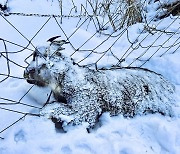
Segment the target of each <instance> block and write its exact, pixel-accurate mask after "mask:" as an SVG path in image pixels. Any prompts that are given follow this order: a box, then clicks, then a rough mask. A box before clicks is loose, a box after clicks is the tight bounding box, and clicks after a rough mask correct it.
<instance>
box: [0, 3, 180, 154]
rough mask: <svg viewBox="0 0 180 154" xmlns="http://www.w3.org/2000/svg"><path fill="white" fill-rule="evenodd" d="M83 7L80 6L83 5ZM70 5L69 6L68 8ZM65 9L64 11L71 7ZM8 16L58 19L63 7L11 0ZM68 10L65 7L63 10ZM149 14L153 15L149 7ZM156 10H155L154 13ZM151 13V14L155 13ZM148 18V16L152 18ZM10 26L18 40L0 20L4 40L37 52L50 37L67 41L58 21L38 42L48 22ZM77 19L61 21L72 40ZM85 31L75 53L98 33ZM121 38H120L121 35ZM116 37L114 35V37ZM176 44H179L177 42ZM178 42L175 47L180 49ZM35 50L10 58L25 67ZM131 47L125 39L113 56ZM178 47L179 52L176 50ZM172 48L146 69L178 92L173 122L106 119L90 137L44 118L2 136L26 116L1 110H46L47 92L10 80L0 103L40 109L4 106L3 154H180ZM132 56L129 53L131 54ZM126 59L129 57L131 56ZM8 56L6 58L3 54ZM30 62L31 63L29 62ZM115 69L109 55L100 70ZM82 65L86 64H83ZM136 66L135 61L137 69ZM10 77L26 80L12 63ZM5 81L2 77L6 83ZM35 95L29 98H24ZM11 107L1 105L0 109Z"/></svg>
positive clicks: (178, 83)
mask: <svg viewBox="0 0 180 154" xmlns="http://www.w3.org/2000/svg"><path fill="white" fill-rule="evenodd" d="M80 2H81V1H79V3H80ZM0 3H1V4H4V3H5V1H4V0H0ZM66 3H67V4H68V1H67V2H66ZM67 4H66V5H67ZM70 4H72V3H70ZM9 7H10V12H23V13H41V14H58V13H59V4H58V1H55V0H54V1H51V0H47V1H45V0H44V1H42V0H41V1H40V0H26V1H25V0H13V1H9ZM67 8H68V7H65V10H66V9H67ZM148 10H151V8H150V7H148ZM152 10H153V9H152ZM152 12H153V11H152ZM149 15H150V13H149ZM173 18H175V17H167V18H166V19H165V20H162V22H161V24H159V23H158V22H154V23H152V25H156V24H158V27H157V28H159V30H163V29H165V27H167V23H170V22H171V21H172V20H173ZM7 19H8V21H10V22H11V23H13V25H14V26H15V27H16V28H17V29H18V30H19V31H20V32H21V33H22V34H19V33H18V32H17V30H15V29H14V28H13V27H12V26H11V25H10V24H9V23H8V22H7V21H6V20H5V19H4V18H3V17H2V16H0V38H3V39H5V40H9V41H12V42H15V43H17V44H19V45H22V46H27V45H28V43H29V42H28V41H27V39H28V40H31V39H32V38H33V40H32V43H33V45H34V46H39V45H41V44H45V42H46V40H47V39H48V38H50V37H52V36H56V35H62V37H63V38H64V39H65V38H66V37H65V35H64V34H62V31H61V30H60V27H59V26H58V25H57V23H56V21H55V20H54V19H50V20H49V22H48V23H47V24H46V25H45V26H44V28H43V29H42V30H41V31H40V32H39V33H38V35H37V36H36V35H35V34H36V32H37V31H38V30H39V29H40V28H41V26H43V25H44V23H45V22H46V21H47V20H48V18H38V17H22V16H8V17H7ZM77 21H78V20H77V19H63V24H62V25H61V26H62V28H63V30H64V31H65V32H66V34H67V35H68V36H70V35H71V34H72V33H73V31H74V30H75V29H76V28H75V26H74V25H77ZM179 22H180V19H177V20H176V21H175V22H174V23H173V24H172V25H171V26H170V27H168V29H166V30H169V31H177V30H178V27H180V25H179ZM86 28H87V25H85V26H84V27H83V26H82V27H81V28H80V29H78V31H77V32H76V33H75V35H73V37H71V38H70V41H71V42H72V43H73V44H74V45H75V47H76V48H78V47H80V46H81V45H82V44H83V43H84V41H85V40H87V39H88V38H89V37H90V36H91V35H92V34H93V31H94V27H93V26H92V25H90V27H89V29H88V31H86ZM142 29H143V24H136V25H133V26H132V27H130V29H129V32H130V34H131V33H133V35H130V37H129V39H130V40H131V41H136V40H135V39H136V38H137V37H138V35H139V33H140V32H142ZM117 33H118V32H117ZM148 34H149V33H147V32H144V33H143V34H142V35H141V36H140V37H138V41H142V40H143V38H144V37H146V36H147V35H148ZM114 35H115V34H114ZM158 36H159V34H158V33H156V34H154V35H150V36H149V35H148V37H147V39H146V40H143V41H142V48H139V49H138V50H136V52H134V53H132V54H130V56H129V59H127V61H125V62H124V64H123V65H124V66H127V65H128V64H130V63H131V62H132V61H133V57H134V56H137V54H138V55H140V54H142V53H143V52H144V49H143V46H148V45H149V44H151V43H152V42H153V41H154V40H155V39H157V37H158ZM178 37H179V35H175V36H172V38H171V39H170V40H169V41H168V42H167V43H168V44H165V46H168V45H169V44H171V41H172V42H173V40H176V39H177V40H178ZM104 38H105V36H101V37H98V35H96V36H95V37H93V39H91V40H90V41H89V42H88V43H87V44H85V46H83V47H82V49H89V48H90V49H93V48H94V47H95V46H97V45H98V44H99V43H100V42H102V40H103V39H104ZM167 38H168V36H167V35H163V36H161V37H160V38H159V39H158V40H157V42H156V43H157V44H158V43H161V42H164V41H166V39H167ZM113 41H114V40H111V39H109V40H108V41H107V42H106V43H105V44H104V46H101V47H100V48H97V49H95V50H97V51H98V52H102V51H103V50H104V49H107V48H108V47H109V46H110V45H111V44H112V42H113ZM177 42H178V41H177ZM177 42H176V43H177ZM33 45H31V44H30V45H29V46H28V49H26V50H24V51H23V52H18V53H14V54H10V53H9V54H8V56H9V58H10V59H11V60H13V61H15V62H17V63H18V64H20V65H21V66H27V64H26V63H25V62H24V59H25V58H26V57H27V56H28V55H30V54H31V53H32V50H33V49H34V47H33ZM129 46H130V42H128V40H127V33H126V34H124V35H122V37H121V38H120V39H119V40H118V41H117V43H116V44H115V45H114V47H113V50H114V53H115V54H116V55H117V56H119V57H121V56H122V55H123V54H124V53H122V52H118V51H126V50H127V49H128V47H129ZM7 47H8V51H11V52H15V51H18V50H22V47H20V46H16V45H13V44H10V43H7ZM175 47H177V46H175ZM175 47H174V48H172V49H171V50H169V51H168V52H167V54H165V55H164V56H162V57H159V55H161V54H162V53H163V49H160V50H159V51H158V52H157V54H155V56H154V57H153V58H152V59H151V60H150V61H149V62H147V63H146V64H145V65H144V66H143V67H146V68H148V69H151V70H153V71H156V72H157V73H160V74H162V75H163V76H165V77H166V78H167V79H168V80H170V81H171V82H172V83H173V84H174V85H175V87H176V93H175V98H176V107H174V111H175V117H173V118H170V117H164V116H162V115H159V114H153V115H147V116H141V117H140V116H137V117H135V118H133V119H127V118H124V117H122V116H121V115H119V116H116V117H109V114H108V113H105V114H103V115H102V117H101V119H100V123H101V125H102V126H101V127H99V128H98V129H94V130H92V132H91V133H87V131H86V124H84V125H82V126H74V127H69V128H67V132H66V133H64V132H62V131H59V130H57V129H56V128H55V126H54V123H53V122H51V121H50V120H48V119H46V118H45V117H33V116H26V117H25V118H23V119H22V120H20V121H19V122H18V123H16V124H15V125H13V126H12V127H10V128H9V129H7V130H6V131H3V132H2V130H3V129H4V128H6V127H7V126H9V125H10V124H12V123H13V122H15V121H16V120H17V119H19V118H21V117H22V116H23V115H22V114H18V113H13V112H10V111H5V110H3V109H2V108H3V107H4V108H8V109H13V110H18V111H22V112H31V113H38V112H39V109H38V107H39V108H40V107H42V105H43V103H44V102H45V101H46V99H47V97H48V94H49V92H50V91H49V89H41V88H37V87H32V85H29V84H28V83H27V82H26V81H24V80H22V79H15V78H8V79H7V80H5V81H4V82H2V83H0V98H8V99H11V100H15V101H19V100H20V99H21V102H23V103H26V104H29V105H33V106H36V107H37V108H33V107H29V106H25V105H23V104H18V105H8V106H7V105H1V104H0V107H1V108H0V137H3V138H4V139H0V154H24V153H26V154H31V153H36V154H44V153H49V154H61V153H63V154H64V153H65V154H71V153H72V154H74V153H75V154H84V153H87V154H88V153H90V154H95V153H103V154H111V153H114V154H116V153H119V154H139V153H148V154H151V153H152V154H157V153H159V154H160V153H161V154H178V153H180V131H179V129H180V106H179V104H180V71H179V70H180V61H179V57H180V50H179V49H178V50H177V51H176V52H175V53H173V50H175V49H176V48H175ZM67 49H68V51H67V52H68V54H71V53H72V52H73V50H72V48H70V47H67ZM157 49H158V47H157V46H156V45H154V46H153V47H152V48H151V49H150V50H149V52H147V53H148V54H146V55H145V56H144V57H142V59H143V58H144V59H146V58H147V57H148V56H150V55H152V54H153V51H156V50H157ZM2 51H5V49H4V44H3V41H1V40H0V52H2ZM129 53H130V51H129ZM127 54H128V53H127ZM3 55H5V54H3ZM87 55H88V54H87V52H82V53H80V52H78V53H76V54H75V55H74V57H73V58H75V60H76V61H78V60H81V59H82V58H83V57H85V56H87ZM97 59H98V57H97V55H96V54H94V55H92V56H91V57H90V58H89V59H87V60H86V61H84V63H88V62H89V63H90V62H92V60H94V61H96V60H97ZM30 60H31V59H28V61H30ZM112 63H117V62H116V59H114V58H113V57H112V55H111V54H107V55H106V56H105V58H104V59H101V61H100V62H99V66H104V64H106V65H107V64H109V65H110V64H112ZM82 64H83V63H82ZM7 65H8V64H7V63H6V60H5V58H3V56H2V55H1V56H0V66H1V67H0V73H2V74H7V73H8V70H7ZM136 65H138V62H137V61H136V62H135V63H133V66H136ZM10 68H11V69H10V74H11V75H13V76H16V77H23V71H24V68H21V67H19V66H16V65H15V64H13V63H10ZM3 78H4V76H2V75H1V76H0V80H2V79H3ZM31 87H32V89H31V90H30V92H29V93H28V95H26V96H25V97H23V96H24V94H25V93H26V92H27V91H28V90H29V88H31ZM2 102H6V103H8V101H6V100H2V99H0V103H2Z"/></svg>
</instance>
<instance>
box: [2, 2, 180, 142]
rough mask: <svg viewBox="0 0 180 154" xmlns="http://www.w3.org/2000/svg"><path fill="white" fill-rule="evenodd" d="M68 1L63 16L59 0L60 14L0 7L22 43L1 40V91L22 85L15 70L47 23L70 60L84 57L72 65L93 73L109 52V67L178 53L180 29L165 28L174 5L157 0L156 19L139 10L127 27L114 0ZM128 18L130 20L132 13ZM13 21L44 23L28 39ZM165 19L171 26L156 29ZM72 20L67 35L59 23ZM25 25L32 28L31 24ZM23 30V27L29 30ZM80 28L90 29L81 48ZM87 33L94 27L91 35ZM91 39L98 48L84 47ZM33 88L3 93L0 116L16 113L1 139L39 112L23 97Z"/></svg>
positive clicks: (174, 19) (175, 9)
mask: <svg viewBox="0 0 180 154" xmlns="http://www.w3.org/2000/svg"><path fill="white" fill-rule="evenodd" d="M69 2H70V3H71V7H70V9H69V10H68V11H67V9H66V12H65V11H64V10H65V8H64V5H63V3H64V1H62V0H59V9H60V14H38V13H23V12H9V11H8V9H7V8H8V7H10V3H9V2H8V1H6V3H5V4H4V5H2V4H1V5H0V20H2V21H3V22H5V23H6V24H7V25H8V26H9V27H11V28H12V29H13V30H14V31H15V32H16V33H17V35H18V37H21V39H22V40H24V41H25V42H26V43H23V44H21V43H18V41H17V40H9V39H7V38H8V37H7V38H5V37H2V36H0V62H1V65H2V66H1V68H3V69H0V71H2V72H0V88H3V87H4V86H5V85H6V84H7V83H8V81H9V80H11V79H13V80H19V81H20V82H21V81H22V82H23V81H24V78H23V73H21V74H18V73H15V71H18V70H21V71H20V72H23V70H24V69H25V68H26V67H27V66H28V64H29V61H30V60H29V59H31V58H32V54H33V52H34V51H35V50H36V45H37V44H36V43H35V44H34V42H36V40H35V39H38V36H39V35H40V34H41V32H42V31H43V30H44V29H45V27H46V26H47V25H48V24H52V23H53V24H52V25H51V26H52V27H53V26H57V27H58V29H59V32H58V35H63V37H64V38H65V40H67V41H68V42H70V46H71V48H72V51H71V57H72V58H73V57H77V55H81V54H82V55H83V58H79V59H76V63H78V64H79V65H86V66H87V67H91V68H94V69H100V68H102V67H101V65H100V64H99V63H101V61H102V59H103V58H104V57H105V56H107V55H108V54H110V55H111V57H114V62H113V63H111V67H129V66H136V67H145V64H146V63H148V62H149V61H150V60H151V58H153V57H154V56H159V57H162V56H165V55H167V54H174V53H175V52H179V51H180V26H179V27H176V28H175V29H173V30H170V27H171V26H172V25H173V24H174V23H176V22H180V16H179V15H180V9H179V8H180V2H178V1H177V2H175V3H173V4H171V7H170V6H169V5H167V4H168V3H167V4H166V5H165V4H162V3H161V1H156V2H159V4H160V5H159V8H160V9H159V10H157V12H156V15H154V17H153V18H152V19H150V20H148V21H146V18H145V13H143V11H142V10H141V9H142V8H141V9H140V10H139V11H140V12H138V14H139V13H141V14H142V18H138V21H137V22H135V19H131V20H133V22H132V23H131V24H130V23H129V21H128V20H127V19H126V18H125V17H124V16H125V15H126V16H128V14H127V13H128V12H127V11H125V10H123V8H122V6H121V5H117V2H122V0H121V1H120V0H111V1H102V2H101V3H98V1H96V0H94V1H91V0H86V1H85V4H81V6H77V4H76V3H75V1H74V0H71V1H69ZM115 2H116V3H115ZM128 2H132V1H128ZM149 2H150V1H149ZM8 3H9V4H8ZM52 3H53V1H52ZM142 5H143V7H144V8H145V6H144V5H146V1H142V2H141V3H138V5H136V6H135V5H134V4H133V3H131V4H129V5H128V4H124V5H123V7H124V9H125V8H126V9H128V11H130V8H132V7H134V8H133V9H135V10H136V11H137V7H141V6H142ZM6 6H8V7H6ZM78 8H79V12H78ZM164 8H166V9H164ZM111 9H113V10H111ZM89 10H91V11H89ZM133 11H134V10H133ZM162 12H163V13H162ZM175 12H176V13H175ZM172 14H173V15H172ZM130 15H131V16H132V14H130ZM13 17H16V18H22V17H23V18H22V22H23V19H24V18H38V19H42V18H43V23H42V24H41V25H40V27H39V28H38V30H37V31H36V32H35V34H34V35H33V36H31V38H30V39H29V37H27V36H26V35H24V34H23V32H22V31H23V30H22V29H19V28H18V26H17V25H16V24H14V22H13V20H12V18H13ZM166 17H169V18H170V19H171V20H169V21H170V22H169V23H166V27H164V28H163V29H162V28H159V26H160V25H161V24H162V22H164V21H165V20H166ZM100 18H101V20H100ZM158 19H159V20H158ZM160 19H161V20H160ZM71 20H73V21H75V23H76V25H75V28H74V30H73V32H71V33H69V32H68V31H67V30H66V28H65V27H64V26H63V24H64V23H66V22H67V23H68V22H71ZM140 22H142V23H144V24H143V29H142V30H141V31H140V32H139V34H138V35H136V36H135V38H133V39H132V35H133V34H132V25H134V24H136V23H140ZM165 22H166V21H165ZM32 24H33V23H32ZM29 26H30V27H31V25H29ZM108 27H111V29H112V30H111V31H110V32H109V31H108V30H107V29H108ZM26 28H27V29H28V28H29V27H26ZM82 29H83V30H85V31H87V32H88V31H91V35H89V36H88V38H86V39H84V40H81V41H80V43H81V44H78V43H77V42H76V41H74V40H76V39H78V38H77V37H79V34H78V33H79V32H81V30H82ZM91 29H93V31H92V30H91ZM6 33H7V35H10V34H8V31H7V32H6ZM80 34H81V33H80ZM95 38H100V39H99V40H100V41H99V42H98V44H96V45H93V47H92V46H90V47H91V48H89V43H91V42H93V40H94V39H95ZM124 38H126V42H127V43H126V46H127V47H126V48H122V47H121V46H120V45H121V42H122V41H123V40H124ZM45 39H47V38H45ZM150 39H152V41H151V42H150V43H147V42H148V41H149V40H150ZM76 43H77V44H76ZM118 46H119V50H120V51H119V52H117V51H115V48H118ZM114 47H115V48H114ZM12 48H14V49H12ZM16 49H17V50H16ZM27 53H29V54H28V56H25V57H24V56H23V55H27ZM117 53H118V54H117ZM14 55H16V56H15V57H16V58H13V56H14ZM84 55H85V56H84ZM94 55H95V56H96V59H91V57H93V56H94ZM21 56H22V58H21ZM17 57H18V59H17ZM80 57H82V56H80ZM87 61H88V62H87ZM125 62H126V63H125ZM124 63H125V64H124ZM12 68H13V69H14V68H16V70H12ZM33 87H34V86H31V87H30V88H29V89H27V90H26V92H24V94H22V96H21V98H19V99H18V100H15V99H11V97H7V95H2V94H1V95H0V112H8V113H14V114H18V115H19V116H18V117H17V119H16V120H15V121H13V122H8V123H10V124H7V126H3V127H2V128H3V129H2V130H0V139H4V137H1V136H2V135H1V134H3V133H4V132H6V131H7V130H8V129H10V128H11V127H12V126H14V125H15V124H17V123H18V122H19V121H21V120H22V119H24V118H26V117H27V116H38V117H39V114H38V111H39V110H40V109H41V108H42V107H43V106H36V105H32V104H31V103H30V102H28V103H27V102H26V100H27V99H26V97H27V96H28V94H29V93H30V91H32V90H33ZM50 95H51V94H50V93H49V96H48V99H49V97H50ZM48 99H47V101H48ZM44 103H46V102H44ZM17 106H18V107H17ZM19 106H21V107H19ZM22 107H26V109H27V110H26V111H24V110H22ZM30 109H35V110H37V112H31V111H32V110H30ZM27 111H28V112H27ZM3 118H5V117H3ZM7 120H8V119H7ZM0 125H1V122H0Z"/></svg>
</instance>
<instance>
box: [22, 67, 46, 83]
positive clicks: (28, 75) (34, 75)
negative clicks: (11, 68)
mask: <svg viewBox="0 0 180 154" xmlns="http://www.w3.org/2000/svg"><path fill="white" fill-rule="evenodd" d="M24 78H25V79H26V81H27V82H28V83H29V84H35V85H37V86H40V87H44V86H46V83H45V82H43V81H42V79H40V77H39V75H38V70H36V69H35V68H26V70H25V71H24Z"/></svg>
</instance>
